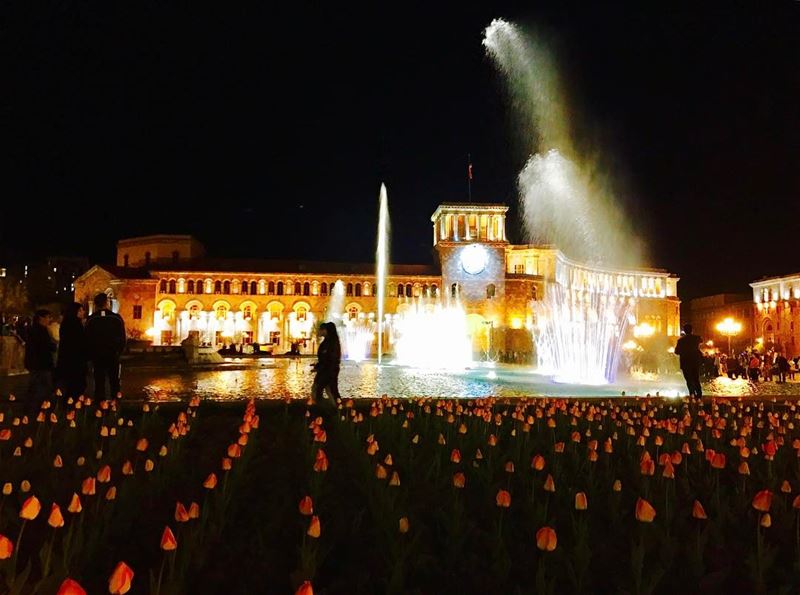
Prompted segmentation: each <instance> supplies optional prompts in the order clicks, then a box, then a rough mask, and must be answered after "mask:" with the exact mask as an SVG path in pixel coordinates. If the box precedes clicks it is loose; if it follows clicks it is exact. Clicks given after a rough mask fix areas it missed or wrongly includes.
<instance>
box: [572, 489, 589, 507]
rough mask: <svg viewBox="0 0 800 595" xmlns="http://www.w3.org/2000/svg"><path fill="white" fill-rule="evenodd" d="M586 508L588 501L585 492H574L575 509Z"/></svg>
mask: <svg viewBox="0 0 800 595" xmlns="http://www.w3.org/2000/svg"><path fill="white" fill-rule="evenodd" d="M587 508H589V503H588V502H587V501H586V492H578V493H577V494H575V510H586V509H587Z"/></svg>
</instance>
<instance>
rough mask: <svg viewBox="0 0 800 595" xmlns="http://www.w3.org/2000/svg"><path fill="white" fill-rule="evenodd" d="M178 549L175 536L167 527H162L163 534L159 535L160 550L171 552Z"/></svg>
mask: <svg viewBox="0 0 800 595" xmlns="http://www.w3.org/2000/svg"><path fill="white" fill-rule="evenodd" d="M177 547H178V540H177V539H175V534H174V533H173V532H172V529H170V528H169V526H167V527H164V532H163V533H162V534H161V549H162V550H164V551H165V552H169V551H172V550H174V549H176V548H177Z"/></svg>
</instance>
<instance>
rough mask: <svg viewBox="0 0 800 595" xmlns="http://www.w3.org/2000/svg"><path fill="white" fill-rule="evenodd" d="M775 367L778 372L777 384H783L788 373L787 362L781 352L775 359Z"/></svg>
mask: <svg viewBox="0 0 800 595" xmlns="http://www.w3.org/2000/svg"><path fill="white" fill-rule="evenodd" d="M775 367H776V368H777V370H778V384H785V383H786V375H787V374H788V373H789V360H788V359H786V356H785V355H783V353H781V352H779V353H778V354H777V355H776V357H775Z"/></svg>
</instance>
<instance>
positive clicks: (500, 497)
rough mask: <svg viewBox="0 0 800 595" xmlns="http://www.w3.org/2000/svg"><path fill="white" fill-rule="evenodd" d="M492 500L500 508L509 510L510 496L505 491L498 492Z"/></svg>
mask: <svg viewBox="0 0 800 595" xmlns="http://www.w3.org/2000/svg"><path fill="white" fill-rule="evenodd" d="M494 500H495V502H496V503H497V506H499V507H500V508H509V507H510V506H511V494H510V493H508V492H507V491H506V490H499V491H498V492H497V496H495V499H494Z"/></svg>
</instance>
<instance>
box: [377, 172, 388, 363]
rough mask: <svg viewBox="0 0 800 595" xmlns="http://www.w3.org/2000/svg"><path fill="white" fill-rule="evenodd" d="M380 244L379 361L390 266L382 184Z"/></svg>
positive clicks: (378, 261) (384, 194)
mask: <svg viewBox="0 0 800 595" xmlns="http://www.w3.org/2000/svg"><path fill="white" fill-rule="evenodd" d="M378 203H379V204H378V246H377V248H376V250H375V262H376V263H377V266H376V269H377V270H376V271H375V278H376V281H377V285H376V287H375V290H376V292H377V299H378V363H379V364H380V363H381V361H382V360H383V325H384V314H385V312H386V310H385V301H386V273H387V268H388V266H389V198H388V196H387V194H386V185H385V184H381V193H380V198H379V199H378Z"/></svg>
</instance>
